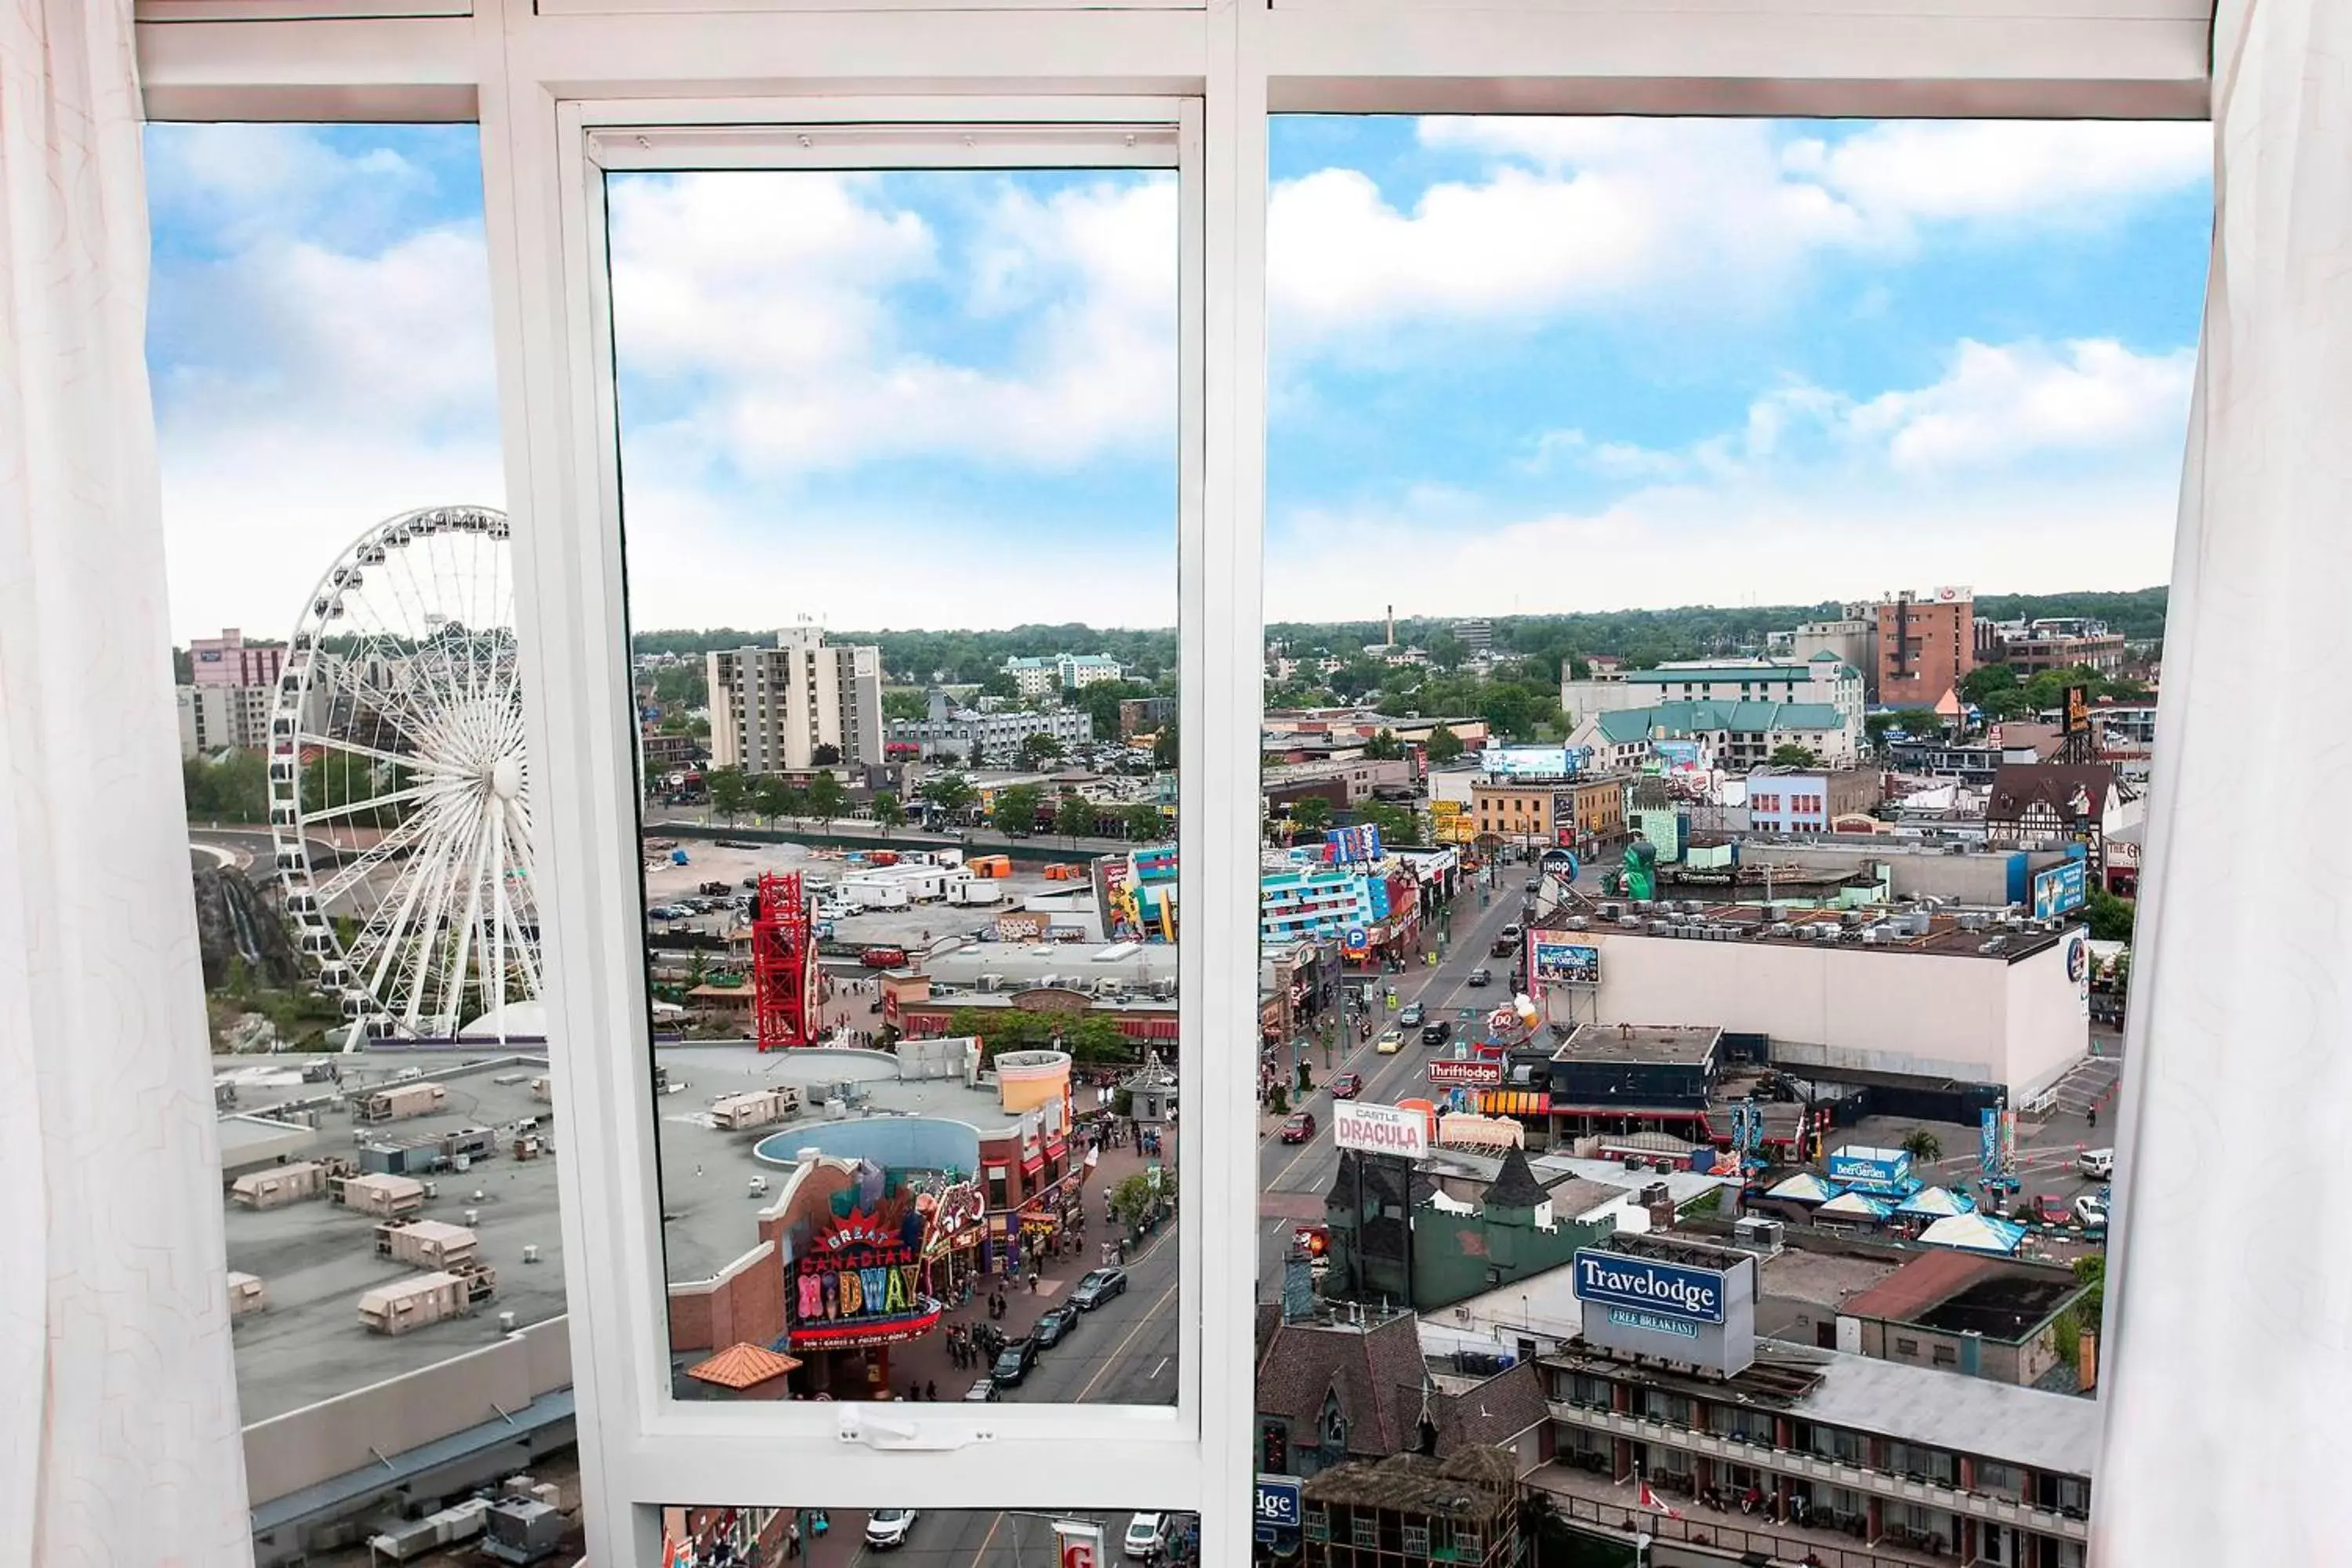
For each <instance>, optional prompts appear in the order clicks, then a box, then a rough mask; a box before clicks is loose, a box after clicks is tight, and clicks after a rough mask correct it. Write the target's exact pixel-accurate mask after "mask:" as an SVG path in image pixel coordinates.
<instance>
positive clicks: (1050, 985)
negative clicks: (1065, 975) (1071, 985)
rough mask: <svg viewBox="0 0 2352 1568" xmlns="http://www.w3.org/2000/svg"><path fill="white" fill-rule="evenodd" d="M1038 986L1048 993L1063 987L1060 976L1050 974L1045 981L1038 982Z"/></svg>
mask: <svg viewBox="0 0 2352 1568" xmlns="http://www.w3.org/2000/svg"><path fill="white" fill-rule="evenodd" d="M1037 984H1040V985H1042V986H1044V987H1045V989H1046V990H1048V991H1051V990H1055V989H1056V988H1058V987H1059V986H1060V985H1061V984H1062V977H1061V976H1060V975H1058V974H1048V975H1047V976H1045V978H1044V979H1043V980H1040V981H1039V982H1037Z"/></svg>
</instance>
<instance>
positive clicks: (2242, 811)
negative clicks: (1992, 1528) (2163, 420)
mask: <svg viewBox="0 0 2352 1568" xmlns="http://www.w3.org/2000/svg"><path fill="white" fill-rule="evenodd" d="M2213 74H2214V87H2213V118H2214V138H2215V158H2216V164H2215V182H2214V200H2215V212H2214V233H2213V255H2212V272H2211V278H2210V282H2209V285H2208V289H2207V296H2206V307H2205V324H2204V340H2203V344H2202V348H2201V351H2200V358H2199V366H2198V384H2197V395H2196V400H2195V404H2194V406H2193V409H2192V411H2191V415H2190V429H2189V460H2188V464H2187V467H2186V468H2185V470H2184V473H2183V477H2182V491H2181V504H2180V534H2179V542H2178V544H2177V547H2176V552H2175V559H2174V564H2173V574H2172V597H2171V608H2170V616H2169V622H2168V626H2167V636H2166V644H2165V665H2164V681H2163V697H2162V699H2161V703H2162V706H2161V710H2160V711H2159V714H2158V730H2159V731H2160V733H2161V734H2162V736H2163V742H2162V744H2161V745H2160V747H2159V748H2158V758H2157V768H2156V778H2155V788H2154V794H2153V796H2152V798H2151V802H2150V805H2151V810H2150V813H2149V817H2148V829H2149V831H2148V846H2147V848H2148V865H2149V868H2150V869H2151V871H2152V872H2153V874H2154V875H2153V879H2152V881H2151V883H2150V884H2149V885H2148V887H2147V892H2146V896H2144V897H2143V899H2142V900H2141V904H2140V913H2139V930H2138V932H2137V941H2136V946H2137V952H2138V964H2137V968H2136V970H2135V973H2134V979H2135V982H2136V984H2134V986H2133V994H2132V1012H2131V1017H2130V1020H2129V1040H2130V1044H2129V1055H2128V1061H2127V1063H2126V1069H2125V1084H2124V1095H2123V1102H2122V1108H2121V1109H2122V1118H2121V1123H2120V1155H2121V1168H2120V1172H2119V1183H2118V1185H2117V1187H2116V1194H2117V1215H2116V1218H2117V1244H2116V1249H2115V1251H2114V1253H2113V1255H2112V1260H2111V1262H2110V1265H2109V1268H2110V1279H2111V1280H2112V1281H2113V1282H2112V1283H2111V1285H2110V1286H2109V1288H2108V1291H2107V1299H2106V1323H2107V1331H2106V1343H2105V1363H2106V1364H2105V1369H2104V1380H2105V1393H2104V1394H2103V1396H2102V1397H2103V1399H2104V1401H2105V1441H2104V1445H2103V1448H2102V1452H2101V1457H2100V1463H2099V1469H2098V1473H2097V1476H2096V1478H2095V1484H2094V1488H2093V1505H2092V1509H2093V1511H2092V1536H2091V1541H2092V1551H2091V1562H2092V1563H2094V1564H2095V1565H2097V1568H2141V1565H2142V1564H2147V1563H2196V1564H2198V1565H2199V1568H2273V1565H2275V1564H2281V1563H2340V1562H2346V1561H2352V1544H2347V1543H2348V1542H2352V1487H2347V1485H2346V1484H2345V1480H2344V1478H2343V1475H2342V1468H2343V1466H2342V1460H2341V1453H2340V1450H2339V1449H2338V1448H2337V1447H2336V1445H2335V1444H2334V1443H2333V1442H2332V1441H2329V1440H2328V1435H2329V1434H2331V1433H2333V1432H2336V1431H2338V1430H2341V1429H2342V1427H2343V1426H2344V1421H2345V1412H2346V1411H2347V1409H2348V1408H2352V1251H2347V1248H2346V1247H2345V1246H2344V1245H2343V1238H2342V1237H2341V1236H2340V1235H2338V1234H2337V1233H2336V1227H2335V1226H2334V1224H2333V1220H2334V1218H2335V1217H2336V1203H2335V1199H2336V1196H2337V1194H2338V1193H2339V1191H2340V1190H2341V1188H2342V1186H2343V1184H2344V1182H2345V1180H2346V1173H2347V1167H2346V1163H2345V1154H2344V1149H2345V1137H2346V1130H2347V1118H2352V913H2347V905H2346V894H2345V889H2346V888H2347V885H2352V834H2347V833H2346V832H2345V831H2344V830H2343V826H2342V825H2341V824H2340V823H2337V822H2335V821H2333V820H2331V819H2330V818H2329V817H2328V816H2326V813H2325V811H2324V808H2322V809H2319V810H2317V811H2314V808H2320V807H2321V806H2322V802H2324V800H2325V799H2326V796H2325V794H2324V793H2323V792H2324V791H2325V790H2326V784H2327V782H2328V781H2329V780H2330V779H2331V778H2332V777H2333V776H2334V775H2335V774H2336V771H2337V770H2336V767H2335V763H2336V762H2337V761H2338V760H2340V759H2339V758H2338V757H2337V755H2336V752H2337V748H2338V747H2339V746H2341V744H2342V743H2343V742H2342V740H2341V735H2342V729H2341V726H2340V725H2339V724H2337V723H2336V719H2337V718H2339V717H2340V716H2341V712H2340V710H2341V709H2342V708H2343V705H2344V696H2343V693H2344V691H2345V689H2346V688H2345V682H2344V676H2343V662H2342V661H2343V653H2344V646H2345V641H2344V627H2345V625H2346V620H2347V616H2346V606H2347V605H2352V5H2347V4H2346V3H2345V0H2221V5H2220V8H2219V14H2218V15H2217V16H2216V17H2215V28H2214V64H2213ZM2305 812H2313V813H2314V814H2313V815H2309V816H2305V815H2301V814H2303V813H2305Z"/></svg>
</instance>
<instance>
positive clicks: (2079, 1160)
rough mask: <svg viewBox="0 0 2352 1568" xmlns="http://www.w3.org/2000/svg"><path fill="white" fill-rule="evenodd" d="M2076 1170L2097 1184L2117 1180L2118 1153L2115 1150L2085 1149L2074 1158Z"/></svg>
mask: <svg viewBox="0 0 2352 1568" xmlns="http://www.w3.org/2000/svg"><path fill="white" fill-rule="evenodd" d="M2074 1169H2076V1170H2078V1171H2080V1172H2082V1173H2083V1174H2084V1175H2086V1176H2088V1177H2090V1178H2091V1180H2093V1181H2095V1182H2112V1181H2114V1180H2115V1179H2116V1152H2115V1151H2114V1150H2113V1149H2085V1150H2084V1151H2083V1152H2081V1153H2080V1154H2077V1155H2075V1156H2074Z"/></svg>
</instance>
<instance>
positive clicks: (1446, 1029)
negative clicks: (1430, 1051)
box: [1421, 1018, 1454, 1046]
mask: <svg viewBox="0 0 2352 1568" xmlns="http://www.w3.org/2000/svg"><path fill="white" fill-rule="evenodd" d="M1453 1037H1454V1025H1453V1023H1452V1021H1451V1020H1449V1019H1445V1018H1440V1019H1439V1020H1437V1022H1435V1023H1434V1024H1424V1025H1423V1026H1422V1030H1421V1043H1422V1044H1423V1045H1424V1046H1442V1045H1444V1043H1445V1042H1446V1041H1448V1040H1450V1039H1452V1038H1453Z"/></svg>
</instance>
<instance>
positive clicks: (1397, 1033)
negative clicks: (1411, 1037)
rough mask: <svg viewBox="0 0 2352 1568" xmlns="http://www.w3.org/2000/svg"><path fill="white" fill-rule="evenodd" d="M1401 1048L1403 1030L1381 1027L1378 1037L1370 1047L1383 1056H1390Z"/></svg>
mask: <svg viewBox="0 0 2352 1568" xmlns="http://www.w3.org/2000/svg"><path fill="white" fill-rule="evenodd" d="M1403 1048H1404V1031H1403V1030H1402V1029H1382V1030H1381V1037H1380V1039H1379V1040H1378V1041H1376V1042H1375V1043H1374V1044H1373V1046H1372V1049H1374V1050H1376V1051H1378V1052H1380V1053H1381V1055H1382V1056H1384V1057H1392V1056H1394V1055H1396V1054H1397V1052H1399V1051H1400V1050H1402V1049H1403Z"/></svg>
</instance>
